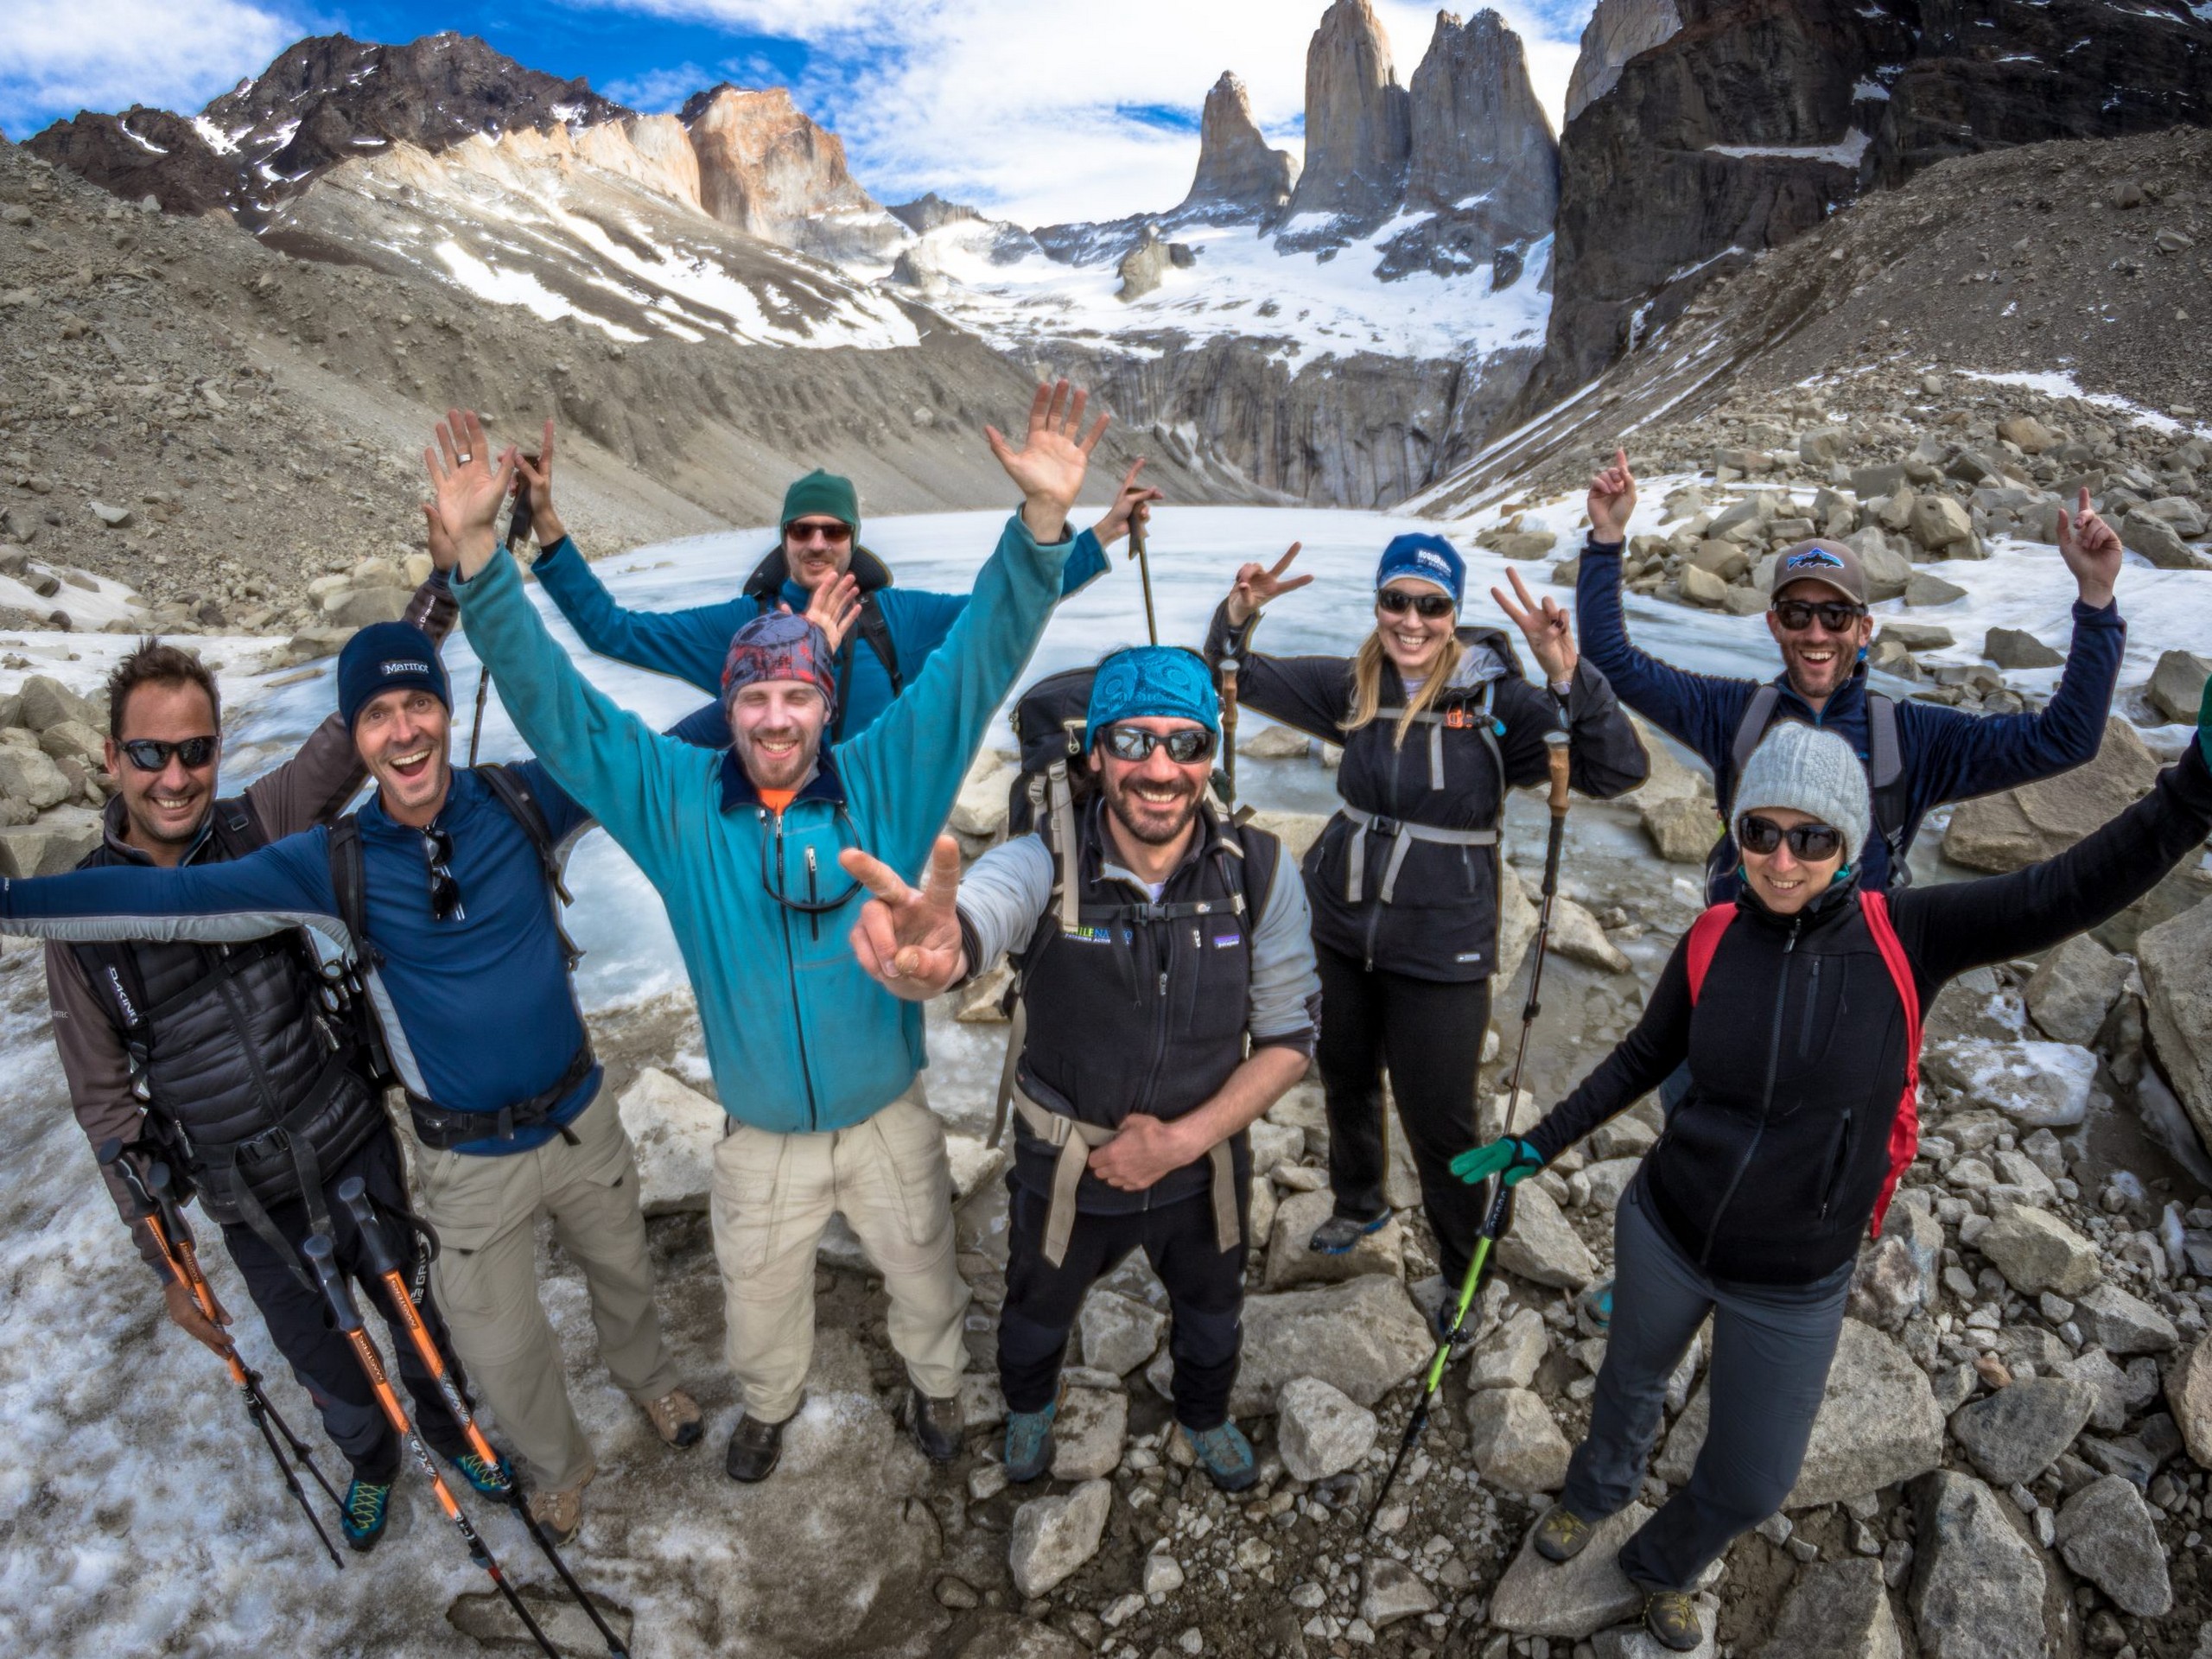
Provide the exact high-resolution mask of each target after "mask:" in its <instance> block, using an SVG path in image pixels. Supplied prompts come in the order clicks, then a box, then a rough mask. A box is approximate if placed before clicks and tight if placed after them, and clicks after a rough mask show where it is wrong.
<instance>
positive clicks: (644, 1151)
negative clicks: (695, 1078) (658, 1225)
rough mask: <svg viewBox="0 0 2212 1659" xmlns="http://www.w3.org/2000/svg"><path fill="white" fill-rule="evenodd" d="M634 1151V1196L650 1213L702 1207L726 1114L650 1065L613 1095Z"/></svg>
mask: <svg viewBox="0 0 2212 1659" xmlns="http://www.w3.org/2000/svg"><path fill="white" fill-rule="evenodd" d="M615 1105H616V1108H617V1109H618V1110H619V1111H620V1113H621V1115H622V1127H623V1128H624V1129H625V1130H626V1131H627V1133H628V1135H629V1136H630V1144H631V1145H632V1147H635V1148H636V1150H637V1155H638V1202H639V1206H640V1207H641V1208H642V1209H643V1210H644V1211H645V1214H647V1215H649V1216H666V1215H674V1214H677V1213H678V1212H679V1211H687V1210H688V1211H705V1210H706V1208H707V1207H708V1203H709V1198H711V1197H712V1195H713V1192H714V1183H715V1143H716V1142H717V1141H720V1140H721V1138H722V1136H723V1135H724V1134H726V1133H727V1132H728V1128H729V1115H728V1113H727V1112H725V1111H723V1110H722V1109H721V1105H720V1104H719V1103H716V1102H715V1101H711V1100H709V1099H708V1098H707V1097H706V1096H704V1095H702V1094H701V1093H700V1092H699V1091H698V1090H696V1089H692V1088H689V1087H687V1086H686V1085H685V1084H681V1083H678V1082H677V1080H676V1079H675V1078H674V1077H671V1076H669V1075H668V1073H667V1072H665V1071H662V1070H661V1069H660V1068H659V1067H658V1066H652V1065H649V1066H646V1067H645V1068H644V1069H643V1070H642V1071H639V1073H638V1075H637V1077H636V1078H635V1079H634V1080H633V1081H632V1083H631V1084H630V1086H629V1087H628V1088H627V1089H625V1090H623V1091H622V1093H621V1095H620V1097H619V1098H618V1099H617V1100H616V1102H615Z"/></svg>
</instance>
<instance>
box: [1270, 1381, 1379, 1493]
mask: <svg viewBox="0 0 2212 1659" xmlns="http://www.w3.org/2000/svg"><path fill="white" fill-rule="evenodd" d="M1375 1435H1376V1421H1375V1414H1374V1413H1373V1412H1371V1411H1370V1410H1369V1409H1368V1408H1366V1407H1365V1406H1363V1405H1361V1404H1360V1403H1359V1402H1357V1400H1354V1399H1353V1398H1351V1396H1350V1395H1347V1394H1345V1393H1344V1390H1343V1389H1338V1388H1334V1387H1332V1386H1331V1385H1330V1384H1328V1383H1324V1382H1322V1381H1321V1380H1320V1378H1319V1377H1314V1376H1294V1377H1293V1378H1291V1380H1290V1381H1289V1382H1287V1383H1284V1384H1283V1385H1282V1387H1281V1389H1278V1390H1277V1392H1276V1395H1275V1449H1276V1450H1277V1451H1278V1452H1281V1456H1282V1466H1283V1467H1284V1468H1285V1469H1286V1470H1287V1471H1289V1472H1290V1476H1291V1478H1292V1479H1294V1480H1306V1481H1313V1480H1326V1479H1328V1478H1329V1477H1330V1476H1332V1475H1338V1474H1342V1473H1343V1472H1344V1471H1345V1470H1347V1469H1350V1468H1351V1467H1353V1466H1354V1465H1357V1463H1358V1462H1359V1460H1360V1459H1362V1458H1363V1457H1365V1456H1366V1455H1367V1454H1368V1452H1370V1450H1372V1449H1373V1447H1374V1445H1375Z"/></svg>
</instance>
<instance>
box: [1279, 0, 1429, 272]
mask: <svg viewBox="0 0 2212 1659" xmlns="http://www.w3.org/2000/svg"><path fill="white" fill-rule="evenodd" d="M1412 148H1413V134H1412V118H1411V111H1410V110H1409V108H1408V98H1407V93H1406V89H1405V88H1404V87H1402V86H1400V85H1399V84H1398V76H1397V71H1396V70H1395V67H1393V66H1392V64H1391V61H1390V41H1389V37H1388V36H1387V35H1384V34H1383V22H1382V20H1381V19H1380V18H1378V17H1377V16H1376V15H1375V8H1374V7H1373V6H1372V5H1370V4H1369V3H1368V0H1334V3H1332V5H1331V6H1330V7H1329V10H1327V11H1326V12H1325V13H1323V14H1322V17H1321V26H1320V27H1319V29H1315V30H1314V31H1313V42H1312V44H1311V45H1309V46H1308V47H1307V48H1306V168H1305V170H1304V172H1302V173H1301V174H1300V175H1299V180H1298V188H1296V190H1295V191H1294V192H1293V193H1292V195H1291V199H1290V213H1291V215H1292V217H1294V218H1295V217H1297V216H1298V215H1300V214H1305V213H1325V214H1328V215H1331V216H1332V217H1333V218H1337V219H1341V220H1344V221H1346V222H1347V223H1348V224H1349V225H1350V226H1357V227H1359V228H1363V229H1371V228H1372V227H1373V226H1376V225H1379V224H1381V223H1382V222H1383V220H1384V219H1388V218H1389V216H1390V215H1391V214H1392V213H1395V212H1396V211H1397V207H1398V204H1399V202H1400V201H1402V200H1403V199H1404V196H1405V189H1406V164H1407V161H1408V156H1409V155H1410V153H1411V151H1412Z"/></svg>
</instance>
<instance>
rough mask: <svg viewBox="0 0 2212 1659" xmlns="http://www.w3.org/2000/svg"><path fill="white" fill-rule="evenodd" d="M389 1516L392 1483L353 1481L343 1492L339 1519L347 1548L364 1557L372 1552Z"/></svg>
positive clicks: (382, 1533) (382, 1534)
mask: <svg viewBox="0 0 2212 1659" xmlns="http://www.w3.org/2000/svg"><path fill="white" fill-rule="evenodd" d="M390 1519H391V1482H390V1481H388V1480H387V1481H384V1482H381V1483H379V1482H377V1481H373V1480H362V1479H359V1478H355V1480H354V1482H353V1484H352V1485H350V1486H348V1487H347V1488H346V1503H345V1504H344V1506H343V1509H342V1510H341V1512H340V1515H339V1517H338V1526H339V1530H340V1531H341V1532H343V1533H344V1534H345V1535H346V1546H347V1548H351V1549H353V1550H355V1551H357V1552H358V1553H359V1554H364V1555H365V1554H368V1553H369V1552H370V1551H371V1550H372V1549H374V1548H376V1547H377V1540H378V1539H379V1538H381V1537H383V1536H384V1527H385V1522H386V1521H388V1520H390Z"/></svg>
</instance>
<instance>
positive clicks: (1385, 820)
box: [1367, 812, 1406, 836]
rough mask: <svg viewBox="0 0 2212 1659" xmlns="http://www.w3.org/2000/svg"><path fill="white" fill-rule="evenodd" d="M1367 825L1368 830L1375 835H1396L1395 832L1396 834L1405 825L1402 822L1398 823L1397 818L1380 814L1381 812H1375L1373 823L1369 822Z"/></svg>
mask: <svg viewBox="0 0 2212 1659" xmlns="http://www.w3.org/2000/svg"><path fill="white" fill-rule="evenodd" d="M1367 827H1368V829H1369V830H1370V832H1371V833H1373V834H1375V835H1378V836H1395V835H1396V834H1397V833H1398V832H1399V831H1400V830H1401V829H1404V828H1405V827H1406V826H1405V825H1404V824H1402V823H1400V822H1399V821H1398V820H1397V819H1395V818H1389V817H1383V814H1382V813H1380V812H1377V813H1376V815H1375V822H1374V823H1370V825H1368V826H1367Z"/></svg>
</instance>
